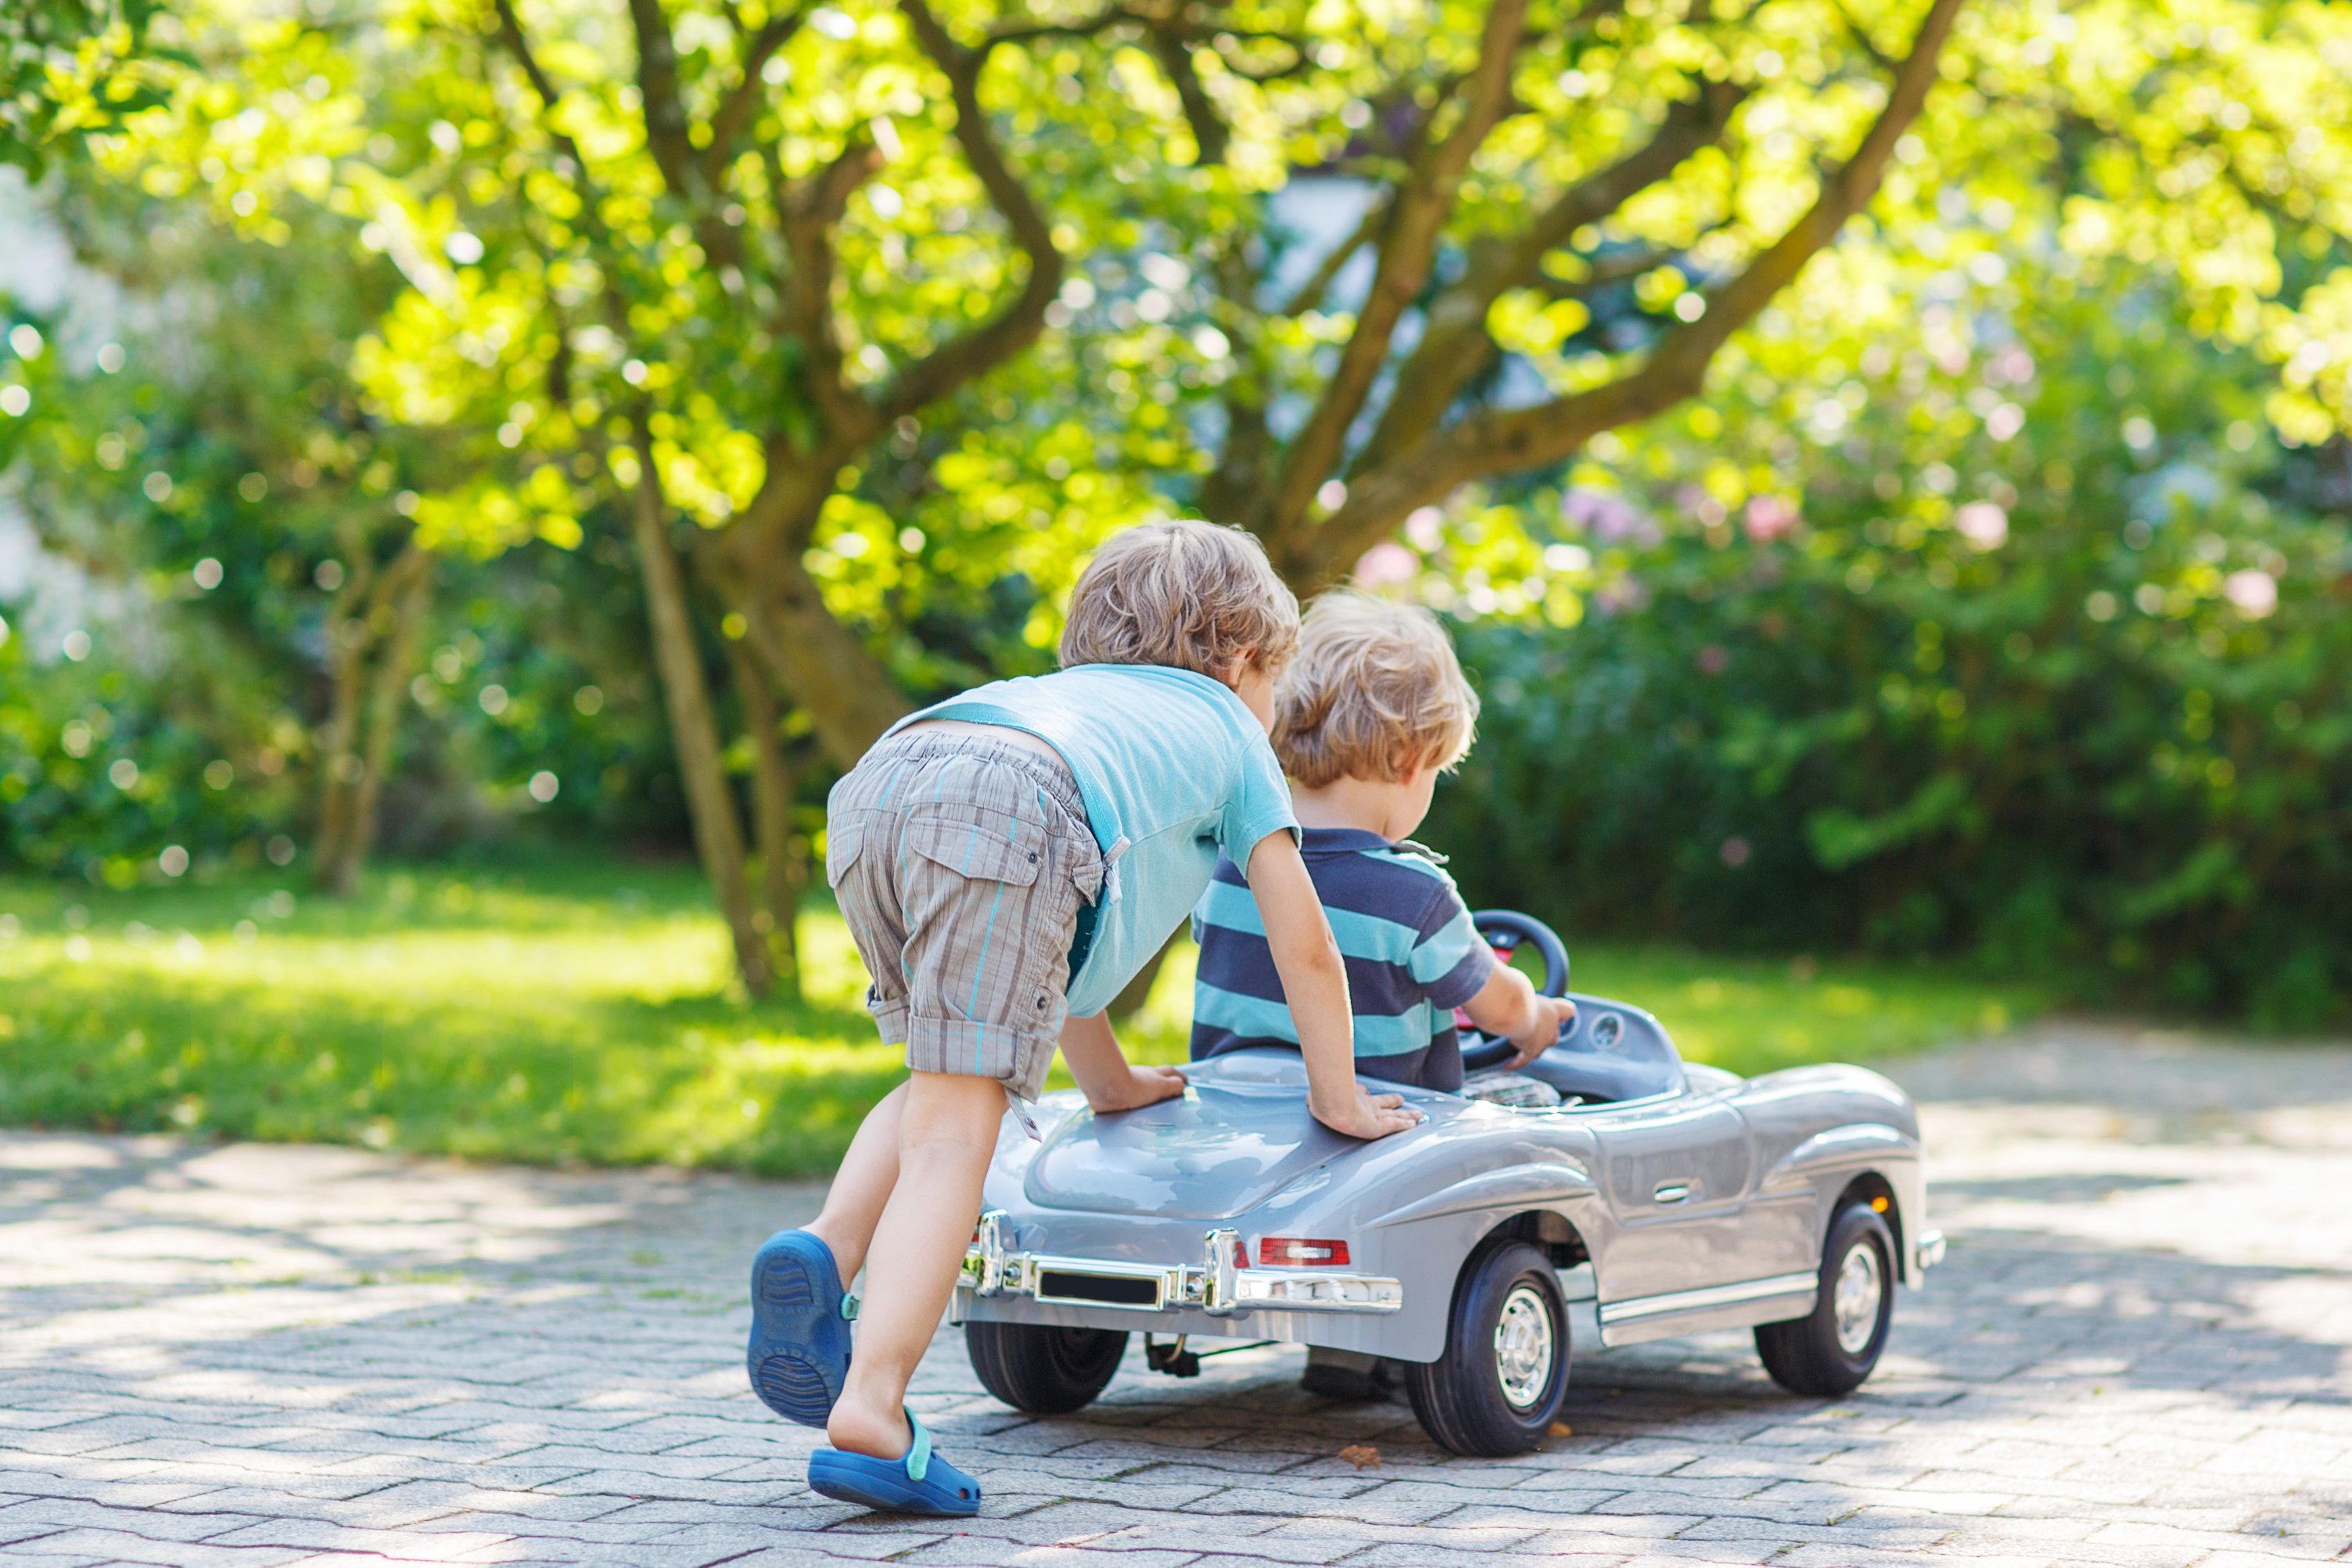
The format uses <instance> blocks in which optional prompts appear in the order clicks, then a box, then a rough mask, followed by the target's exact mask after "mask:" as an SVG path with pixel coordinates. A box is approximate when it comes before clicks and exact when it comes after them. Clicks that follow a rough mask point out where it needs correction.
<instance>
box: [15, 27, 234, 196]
mask: <svg viewBox="0 0 2352 1568" xmlns="http://www.w3.org/2000/svg"><path fill="white" fill-rule="evenodd" d="M163 11H164V5H163V0H9V3H8V5H5V6H0V163H13V164H16V166H17V167H19V168H21V169H23V170H25V171H26V172H28V173H31V174H34V175H38V174H39V173H40V172H42V170H43V169H44V168H45V167H46V166H47V163H48V162H49V161H50V159H51V158H52V157H54V156H55V155H56V152H57V151H58V146H59V144H60V143H64V144H66V145H67V146H68V147H75V146H79V142H80V141H81V140H82V139H84V138H88V137H91V136H97V135H103V134H106V133H108V132H112V131H120V130H121V128H122V126H123V123H124V122H125V121H126V120H128V119H130V118H131V116H133V115H136V114H138V113H140V112H142V110H151V109H155V108H158V107H160V106H161V105H163V103H165V102H167V101H169V99H170V87H169V84H170V82H171V80H172V78H173V74H174V73H173V72H172V71H171V70H170V68H169V67H170V66H171V65H172V64H173V63H178V64H185V63H187V62H188V57H187V56H186V54H185V53H184V52H183V51H181V50H178V49H175V48H171V47H165V45H164V43H163V39H161V38H159V37H157V36H156V35H157V33H158V32H159V29H158V28H157V27H156V26H155V24H156V22H157V20H158V18H159V17H161V16H163Z"/></svg>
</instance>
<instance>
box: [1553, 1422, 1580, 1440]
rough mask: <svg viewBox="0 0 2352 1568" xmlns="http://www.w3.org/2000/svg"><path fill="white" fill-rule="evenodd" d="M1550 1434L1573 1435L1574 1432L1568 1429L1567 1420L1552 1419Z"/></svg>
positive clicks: (1559, 1435)
mask: <svg viewBox="0 0 2352 1568" xmlns="http://www.w3.org/2000/svg"><path fill="white" fill-rule="evenodd" d="M1551 1436H1553V1437H1575V1436H1576V1434H1575V1433H1574V1432H1572V1431H1570V1429H1569V1425H1568V1423H1567V1422H1565V1421H1554V1422H1553V1423H1552V1424H1551Z"/></svg>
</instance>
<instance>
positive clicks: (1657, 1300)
mask: <svg viewBox="0 0 2352 1568" xmlns="http://www.w3.org/2000/svg"><path fill="white" fill-rule="evenodd" d="M1821 1282H1822V1281H1821V1276H1820V1275H1818V1274H1816V1273H1813V1272H1812V1271H1811V1270H1808V1271H1806V1272H1804V1273H1802V1274H1775V1275H1773V1276H1772V1277H1771V1278H1770V1279H1769V1280H1746V1281H1741V1282H1740V1283H1738V1284H1736V1285H1709V1286H1706V1288H1705V1289H1703V1290H1696V1291H1667V1292H1666V1293H1665V1294H1664V1295H1660V1296H1635V1297H1633V1298H1632V1299H1631V1300H1628V1301H1607V1302H1603V1303H1602V1304H1601V1322H1602V1324H1603V1325H1607V1324H1610V1323H1627V1322H1640V1321H1641V1320H1642V1319H1643V1318H1655V1317H1664V1315H1666V1314H1667V1313H1669V1312H1705V1311H1706V1309H1707V1308H1709V1307H1736V1306H1738V1305H1739V1304H1740V1303H1741V1302H1743V1301H1763V1300H1765V1299H1767V1298H1768V1297H1771V1296H1793V1295H1797V1294H1799V1293H1801V1292H1802V1291H1811V1290H1814V1289H1816V1288H1818V1287H1819V1286H1820V1284H1821Z"/></svg>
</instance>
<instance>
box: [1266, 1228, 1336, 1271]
mask: <svg viewBox="0 0 2352 1568" xmlns="http://www.w3.org/2000/svg"><path fill="white" fill-rule="evenodd" d="M1257 1261H1258V1267H1260V1268H1261V1269H1336V1268H1342V1267H1344V1266H1345V1265H1346V1264H1347V1261H1348V1244H1347V1243H1346V1242H1344V1241H1326V1240H1322V1239H1318V1238H1307V1239H1299V1238H1297V1237H1291V1236H1267V1237H1262V1238H1260V1239H1259V1241H1258V1244H1257Z"/></svg>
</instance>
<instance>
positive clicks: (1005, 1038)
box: [906, 1018, 1061, 1100]
mask: <svg viewBox="0 0 2352 1568" xmlns="http://www.w3.org/2000/svg"><path fill="white" fill-rule="evenodd" d="M906 1041H907V1065H908V1067H909V1068H911V1069H913V1070H914V1071H917V1072H953V1073H957V1074H959V1075H961V1076H962V1077H966V1078H992V1079H995V1080H996V1081H997V1082H1000V1083H1003V1085H1004V1087H1005V1089H1006V1091H1007V1092H1010V1093H1013V1094H1015V1095H1018V1096H1019V1097H1020V1098H1022V1099H1024V1100H1034V1099H1035V1098H1037V1092H1038V1091H1039V1090H1041V1089H1043V1088H1044V1087H1045V1073H1046V1071H1047V1070H1048V1069H1050V1068H1051V1067H1052V1066H1053V1065H1054V1048H1055V1046H1056V1045H1058V1044H1059V1043H1060V1041H1061V1034H1060V1031H1059V1030H1053V1031H1050V1032H1049V1031H1044V1030H1014V1029H1011V1028H1008V1027H1007V1026H1005V1025H1003V1024H1001V1023H980V1022H976V1021H974V1020H972V1019H930V1018H910V1019H908V1020H907V1032H906Z"/></svg>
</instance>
